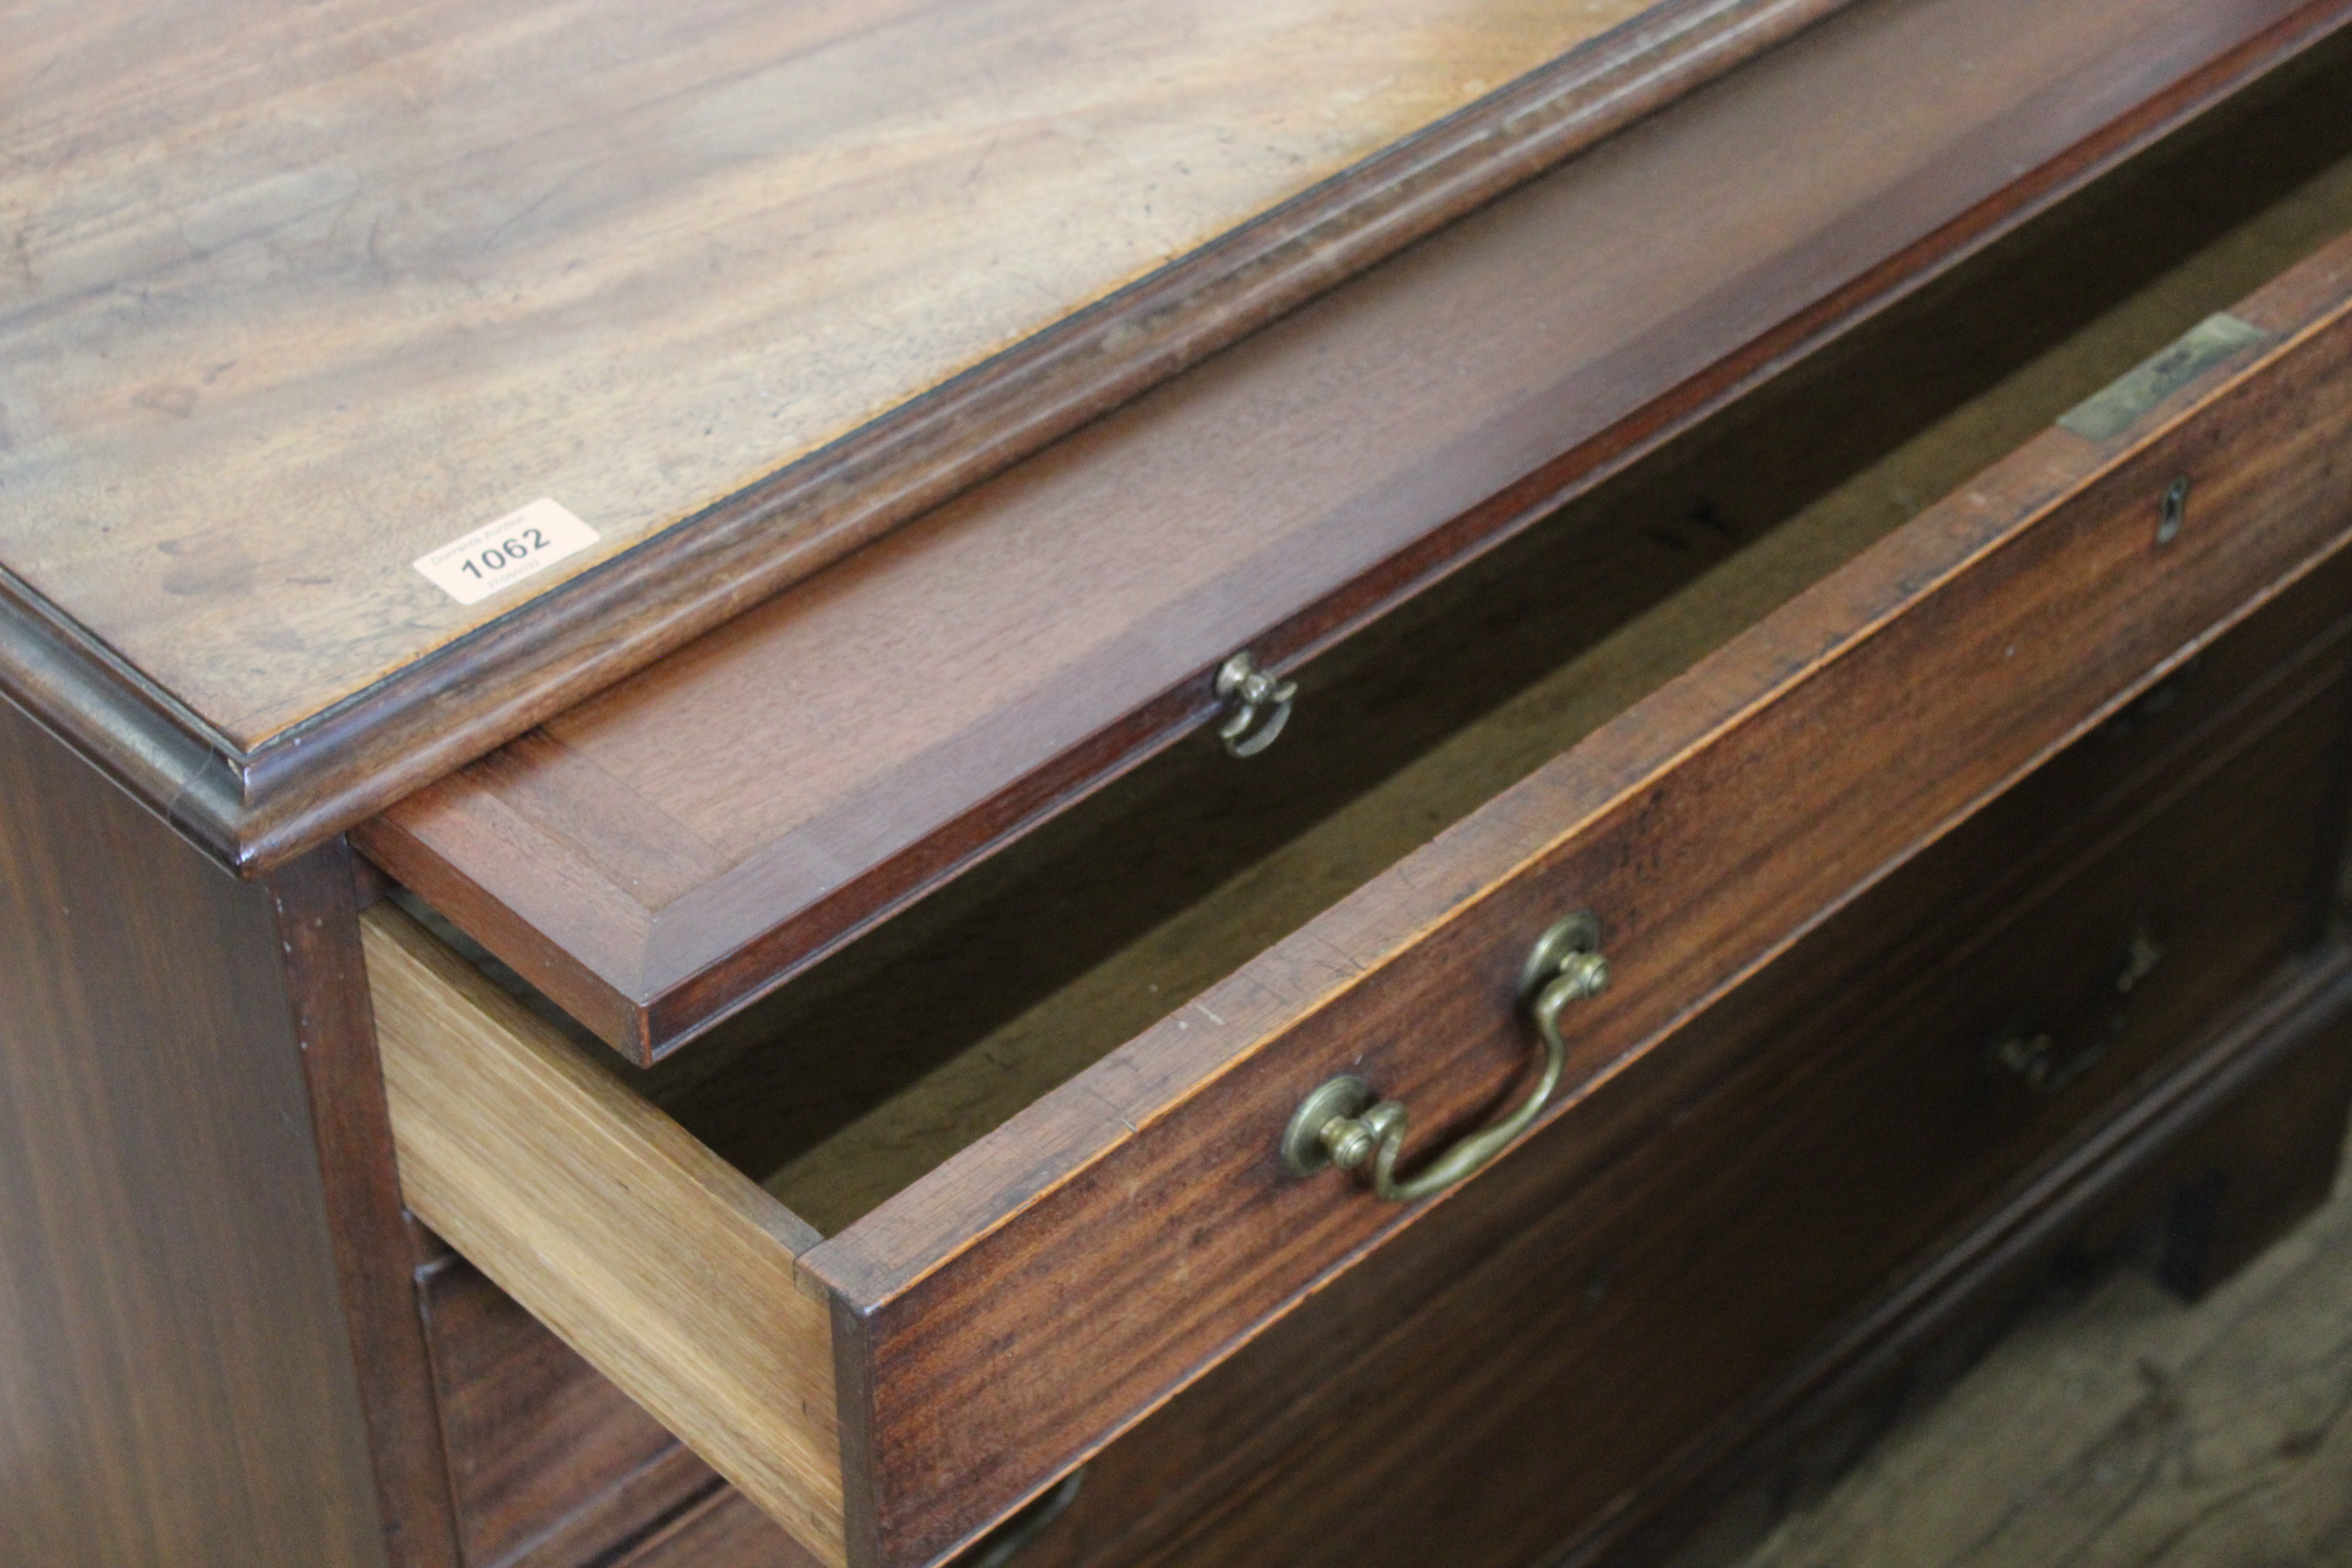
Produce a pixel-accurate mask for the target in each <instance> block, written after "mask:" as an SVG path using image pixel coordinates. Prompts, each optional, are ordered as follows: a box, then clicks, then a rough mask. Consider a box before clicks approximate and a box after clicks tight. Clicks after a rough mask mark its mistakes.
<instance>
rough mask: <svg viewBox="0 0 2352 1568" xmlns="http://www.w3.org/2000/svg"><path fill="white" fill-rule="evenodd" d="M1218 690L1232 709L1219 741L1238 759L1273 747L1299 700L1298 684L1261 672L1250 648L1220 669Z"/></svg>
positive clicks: (1221, 729)
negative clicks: (1295, 702)
mask: <svg viewBox="0 0 2352 1568" xmlns="http://www.w3.org/2000/svg"><path fill="white" fill-rule="evenodd" d="M1216 689H1217V698H1218V700H1220V701H1222V702H1224V703H1226V704H1228V705H1229V706H1231V708H1232V709H1233V711H1232V712H1231V713H1229V714H1227V715H1226V716H1225V721H1224V722H1223V723H1222V724H1220V725H1218V726H1217V739H1219V740H1220V741H1223V742H1224V743H1225V750H1226V751H1228V752H1232V753H1233V754H1234V756H1236V757H1255V756H1256V755H1257V754H1258V753H1259V752H1263V751H1265V749H1266V748H1267V747H1268V746H1271V745H1273V744H1274V742H1275V738H1276V736H1278V735H1280V734H1281V733H1282V727H1283V726H1284V725H1285V724H1287V723H1289V722H1290V705H1291V703H1292V702H1294V701H1295V700H1297V697H1298V683H1297V681H1295V680H1284V679H1281V678H1280V677H1278V676H1274V675H1269V674H1267V673H1266V672H1265V670H1263V669H1260V668H1258V667H1257V660H1255V658H1251V657H1250V652H1249V649H1247V648H1244V649H1242V651H1241V652H1239V653H1237V654H1235V655H1234V657H1233V658H1229V659H1227V660H1225V662H1224V663H1223V664H1222V665H1220V666H1218V667H1217V681H1216Z"/></svg>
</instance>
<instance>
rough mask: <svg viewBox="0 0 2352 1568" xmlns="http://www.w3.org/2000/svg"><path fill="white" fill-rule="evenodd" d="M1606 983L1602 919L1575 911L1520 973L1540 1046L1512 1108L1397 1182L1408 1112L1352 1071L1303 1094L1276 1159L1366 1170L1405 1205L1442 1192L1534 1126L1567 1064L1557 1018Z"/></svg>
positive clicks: (1300, 1166) (1304, 1166)
mask: <svg viewBox="0 0 2352 1568" xmlns="http://www.w3.org/2000/svg"><path fill="white" fill-rule="evenodd" d="M1608 984H1609V961H1608V960H1607V959H1606V958H1603V957H1602V956H1601V922H1600V921H1596V920H1594V919H1593V918H1592V916H1591V915H1590V914H1585V913H1577V914H1573V915H1570V916H1569V917H1568V918H1567V919H1566V920H1564V921H1560V922H1559V924H1558V925H1555V926H1553V927H1552V928H1551V929H1550V930H1549V931H1546V932H1544V934H1543V936H1542V938H1541V939H1540V940H1539V941H1538V942H1537V943H1536V945H1535V951H1534V952H1530V953H1528V962H1527V963H1526V965H1525V967H1524V968H1522V969H1521V970H1520V972H1519V995H1520V998H1521V1000H1523V1001H1524V1002H1525V1003H1526V1005H1527V1008H1528V1016H1529V1017H1530V1018H1531V1019H1532V1020H1533V1021H1534V1023H1535V1026H1536V1037H1537V1038H1538V1040H1540V1041H1541V1042H1542V1044H1543V1048H1544V1061H1543V1070H1542V1072H1541V1073H1540V1074H1539V1075H1538V1077H1537V1079H1536V1086H1535V1088H1534V1089H1531V1090H1529V1091H1528V1097H1527V1099H1525V1100H1521V1101H1520V1102H1519V1107H1518V1109H1517V1110H1514V1111H1512V1112H1511V1113H1510V1114H1509V1115H1508V1116H1506V1117H1504V1118H1503V1119H1502V1120H1501V1121H1497V1122H1496V1123H1494V1124H1493V1125H1492V1126H1489V1127H1485V1128H1482V1129H1480V1130H1479V1131H1476V1132H1474V1133H1472V1134H1471V1135H1470V1136H1469V1137H1467V1138H1465V1139H1464V1140H1462V1142H1459V1143H1456V1144H1455V1145H1454V1147H1453V1148H1451V1149H1448V1150H1447V1151H1446V1152H1444V1153H1443V1154H1441V1155H1439V1156H1438V1157H1437V1158H1436V1159H1434V1160H1433V1161H1431V1162H1430V1163H1429V1164H1428V1165H1427V1166H1426V1167H1424V1168H1423V1170H1422V1172H1421V1173H1419V1174H1418V1175H1415V1176H1412V1177H1411V1178H1409V1179H1408V1180H1405V1181H1402V1182H1400V1181H1398V1180H1397V1179H1396V1163H1397V1156H1398V1155H1399V1154H1400V1153H1402V1152H1403V1149H1404V1134H1405V1123H1406V1120H1407V1119H1406V1115H1405V1109H1404V1107H1403V1106H1402V1105H1400V1104H1398V1103H1397V1102H1396V1101H1395V1100H1381V1101H1380V1102H1379V1103H1377V1104H1375V1103H1373V1097H1372V1091H1371V1089H1370V1087H1369V1086H1367V1085H1366V1084H1365V1082H1364V1080H1363V1079H1360V1078H1357V1077H1354V1076H1353V1075H1349V1076H1344V1077H1340V1078H1335V1079H1331V1080H1330V1081H1329V1082H1328V1083H1325V1084H1323V1085H1322V1086H1321V1087H1320V1088H1318V1089H1316V1090H1315V1092H1314V1093H1312V1094H1310V1095H1308V1096H1307V1098H1306V1100H1303V1101H1301V1102H1300V1104H1299V1107H1298V1110H1297V1111H1296V1112H1295V1113H1294V1114H1293V1115H1292V1116H1291V1118H1290V1125H1289V1126H1288V1127H1287V1128H1286V1129H1285V1130H1284V1131H1283V1134H1282V1162H1283V1163H1284V1164H1285V1165H1286V1166H1288V1167H1289V1168H1290V1169H1291V1170H1292V1171H1293V1172H1294V1173H1297V1174H1299V1175H1302V1176H1303V1175H1306V1174H1307V1173H1310V1172H1313V1171H1319V1170H1321V1169H1322V1168H1323V1167H1324V1166H1326V1165H1337V1166H1339V1168H1340V1169H1341V1170H1343V1171H1358V1172H1361V1171H1363V1170H1364V1169H1365V1167H1366V1166H1367V1165H1369V1166H1370V1176H1371V1183H1372V1191H1373V1192H1375V1193H1377V1194H1380V1196H1381V1197H1383V1198H1385V1199H1387V1200H1388V1201H1389V1202H1390V1203H1393V1204H1409V1203H1412V1202H1414V1201H1416V1200H1417V1199H1421V1198H1425V1197H1428V1196H1430V1195H1431V1194H1435V1193H1440V1192H1443V1191H1444V1190H1445V1189H1446V1188H1447V1187H1450V1186H1452V1185H1453V1184H1454V1183H1456V1182H1458V1181H1460V1180H1461V1179H1462V1178H1463V1177H1465V1176H1466V1175H1468V1174H1470V1173H1471V1172H1473V1171H1475V1170H1476V1169H1478V1167H1479V1166H1481V1165H1484V1164H1485V1163H1486V1162H1487V1161H1489V1160H1491V1159H1493V1158H1494V1157H1495V1156H1496V1154H1498V1153H1500V1152H1502V1150H1503V1149H1504V1148H1505V1146H1507V1144H1509V1143H1510V1142H1511V1141H1512V1140H1513V1139H1515V1138H1517V1136H1518V1135H1519V1134H1520V1133H1522V1132H1525V1131H1527V1130H1528V1128H1529V1127H1531V1126H1533V1125H1534V1124H1535V1120H1536V1118H1537V1117H1538V1116H1539V1115H1541V1114H1542V1112H1543V1108H1544V1106H1545V1105H1546V1104H1548V1103H1549V1101H1550V1100H1551V1097H1552V1091H1553V1090H1554V1089H1558V1088H1559V1078H1560V1073H1561V1071H1562V1069H1563V1068H1566V1067H1567V1065H1568V1043H1567V1042H1566V1041H1565V1040H1564V1039H1562V1038H1561V1037H1560V1032H1559V1016H1560V1014H1561V1013H1563V1012H1565V1011H1566V1010H1567V1008H1568V1005H1569V1004H1570V1003H1571V1002H1580V1001H1582V1000H1583V999H1584V998H1585V997H1587V996H1597V995H1599V994H1601V992H1602V991H1603V990H1605V989H1607V988H1608Z"/></svg>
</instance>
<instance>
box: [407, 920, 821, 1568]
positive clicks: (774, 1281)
mask: <svg viewBox="0 0 2352 1568" xmlns="http://www.w3.org/2000/svg"><path fill="white" fill-rule="evenodd" d="M362 927H363V930H364V933H365V940H366V947H367V960H368V981H369V987H370V990H371V991H372V993H373V996H374V1000H375V1016H376V1037H377V1041H378V1044H379V1047H380V1048H381V1050H382V1052H383V1074H384V1082H385V1086H386V1088H387V1089H388V1090H389V1091H390V1099H391V1103H392V1126H393V1137H394V1143H395V1146H396V1148H397V1151H398V1154H399V1160H400V1178H401V1187H402V1190H403V1192H404V1194H406V1197H407V1201H408V1205H409V1206H410V1208H412V1209H414V1210H415V1213H416V1215H417V1217H419V1218H420V1219H422V1220H424V1221H425V1224H427V1225H429V1226H432V1227H433V1228H434V1229H436V1230H437V1231H439V1232H440V1233H441V1234H442V1235H443V1236H445V1237H448V1238H449V1240H450V1241H451V1242H452V1243H453V1244H454V1245H455V1246H456V1247H457V1249H458V1250H459V1251H461V1252H463V1253H464V1254H465V1255H466V1256H467V1258H470V1259H471V1260H472V1261H473V1262H474V1263H475V1264H476V1265H477V1266H478V1267H479V1268H481V1270H482V1272H483V1273H485V1274H487V1275H488V1276H489V1277H490V1278H491V1279H493V1280H495V1281H497V1283H498V1284H499V1287H500V1288H501V1289H504V1290H505V1291H506V1292H507V1293H508V1294H509V1295H511V1296H513V1297H514V1298H515V1299H516V1300H519V1301H520V1302H522V1303H523V1304H524V1305H525V1306H527V1307H529V1308H530V1310H531V1311H533V1312H534V1313H536V1314H537V1315H538V1316H539V1318H540V1319H541V1321H544V1322H545V1323H546V1324H547V1325H548V1326H549V1327H550V1328H551V1329H553V1330H554V1331H555V1332H556V1333H557V1334H559V1335H561V1336H562V1338H563V1339H564V1341H565V1342H568V1343H569V1344H570V1345H571V1346H572V1349H574V1350H576V1351H578V1352H580V1354H581V1355H582V1356H583V1357H584V1358H586V1359H587V1360H588V1361H589V1362H591V1363H593V1364H594V1365H595V1366H596V1367H597V1368H598V1369H599V1370H601V1371H602V1372H604V1373H605V1375H607V1376H608V1377H610V1378H612V1380H613V1381H614V1383H616V1384H620V1386H621V1387H622V1388H623V1389H624V1390H625V1391H626V1392H627V1393H628V1394H629V1395H630V1396H631V1397H633V1398H635V1400H636V1401H637V1402H638V1403H640V1404H641V1405H644V1406H645V1407H646V1409H647V1410H649V1411H651V1412H652V1413H653V1414H654V1415H656V1416H657V1417H658V1418H659V1419H660V1420H661V1421H662V1422H663V1423H664V1424H665V1425H666V1426H668V1427H669V1428H670V1429H671V1430H672V1431H674V1432H676V1433H677V1435H678V1436H679V1437H681V1438H683V1439H684V1440H685V1441H686V1443H687V1444H688V1446H690V1447H692V1448H693V1449H694V1450H695V1451H696V1452H697V1453H698V1454H700V1455H701V1456H702V1457H703V1458H705V1459H707V1460H708V1461H709V1463H710V1464H711V1466H712V1467H713V1468H716V1469H718V1470H719V1472H720V1473H721V1474H722V1475H724V1476H726V1478H727V1479H729V1480H730V1481H732V1482H734V1483H735V1485H736V1486H737V1487H739V1488H740V1489H742V1490H743V1492H744V1493H745V1494H747V1495H748V1496H749V1497H751V1500H753V1501H755V1502H757V1503H759V1504H760V1505H761V1507H762V1508H764V1509H766V1510H767V1511H768V1512H769V1513H770V1514H771V1515H772V1516H773V1517H774V1518H775V1519H776V1520H777V1521H779V1522H781V1523H782V1524H783V1525H784V1527H785V1528H786V1529H788V1530H789V1531H792V1532H793V1535H795V1536H796V1537H798V1538H799V1540H800V1541H801V1542H802V1544H803V1545H804V1546H806V1547H807V1548H808V1549H809V1550H810V1551H811V1552H814V1553H815V1554H816V1555H817V1556H818V1557H819V1558H820V1559H822V1560H823V1561H824V1562H826V1563H835V1564H841V1563H845V1562H846V1561H847V1553H846V1548H845V1530H844V1525H843V1505H842V1481H841V1443H840V1436H839V1426H838V1421H837V1418H836V1413H835V1387H834V1359H833V1328H832V1316H831V1309H830V1307H829V1305H828V1303H827V1302H826V1300H825V1299H824V1296H823V1295H822V1293H821V1292H820V1291H819V1289H817V1288H816V1287H814V1286H813V1285H811V1284H808V1283H807V1282H805V1281H804V1280H803V1279H802V1278H801V1277H800V1276H799V1274H798V1272H797V1270H796V1269H795V1267H794V1258H796V1257H797V1256H798V1255H799V1254H800V1253H801V1252H803V1251H805V1250H806V1249H807V1248H808V1247H810V1246H812V1245H814V1242H815V1240H816V1239H817V1238H816V1236H815V1233H814V1232H813V1231H811V1230H810V1229H809V1228H808V1227H807V1226H804V1225H803V1224H802V1223H801V1222H800V1221H799V1220H798V1219H797V1218H795V1217H794V1216H793V1214H792V1212H791V1211H790V1210H789V1209H786V1208H785V1207H784V1206H783V1205H781V1204H779V1203H777V1202H776V1200H775V1199H773V1198H772V1197H770V1196H769V1195H768V1194H766V1193H765V1192H763V1191H761V1188H760V1187H759V1186H758V1185H757V1184H754V1183H753V1182H751V1180H750V1179H749V1178H748V1177H746V1176H744V1175H743V1174H742V1173H740V1172H738V1171H737V1170H735V1169H734V1168H733V1167H732V1166H730V1165H729V1164H728V1163H726V1162H725V1161H723V1160H721V1159H719V1157H718V1156H717V1155H716V1154H714V1153H712V1152H710V1151H709V1149H707V1148H705V1147H704V1146H703V1145H702V1144H701V1143H699V1142H696V1141H695V1139H694V1138H693V1137H691V1136H690V1135H688V1133H687V1132H686V1131H684V1130H683V1129H681V1128H680V1127H678V1126H677V1123H675V1122H673V1121H670V1120H669V1119H668V1118H667V1117H666V1116H664V1115H663V1114H662V1113H661V1112H660V1111H659V1110H656V1109H654V1107H653V1106H651V1105H649V1104H647V1103H646V1101H645V1100H642V1099H640V1098H639V1097H638V1096H636V1095H635V1094H634V1093H632V1092H631V1091H630V1090H629V1089H627V1088H626V1086H625V1085H623V1084H621V1083H619V1082H618V1081H616V1080H615V1079H614V1078H613V1076H612V1075H611V1074H610V1073H609V1072H606V1071H604V1069H602V1068H599V1067H597V1066H596V1065H595V1064H593V1062H591V1061H589V1060H588V1059H587V1058H586V1055H585V1053H584V1052H583V1051H582V1050H581V1049H580V1048H579V1047H577V1046H574V1045H573V1044H572V1042H571V1041H569V1040H567V1039H565V1038H564V1037H562V1035H560V1034H558V1033H557V1032H556V1031H554V1030H553V1029H551V1028H550V1027H549V1026H547V1025H545V1024H544V1023H542V1022H541V1021H540V1020H539V1019H537V1018H535V1017H533V1016H531V1015H530V1013H529V1012H528V1011H527V1010H526V1009H524V1008H523V1007H522V1006H520V1005H519V1004H517V1003H516V1002H515V1001H514V1000H513V999H512V998H510V997H509V996H508V995H506V994H504V993H503V992H501V991H499V989H498V988H497V987H496V986H494V985H492V984H490V983H489V982H488V981H487V980H485V979H483V978H482V977H481V975H479V974H478V973H476V972H475V971H474V970H473V969H471V968H470V967H468V966H467V964H466V963H464V961H462V960H461V959H459V958H458V957H457V955H456V954H454V953H452V952H449V951H448V949H447V948H446V947H445V946H443V945H442V943H441V942H439V940H438V939H436V938H435V937H434V936H433V935H432V934H431V933H429V932H427V931H425V930H424V929H423V928H421V927H419V926H418V925H416V924H415V922H414V921H410V920H409V919H408V918H407V917H406V916H404V915H403V914H401V913H399V912H398V911H397V910H393V909H391V908H390V907H388V906H384V905H378V906H377V907H376V908H374V909H372V910H369V911H368V912H367V913H366V915H365V916H364V917H362Z"/></svg>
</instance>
